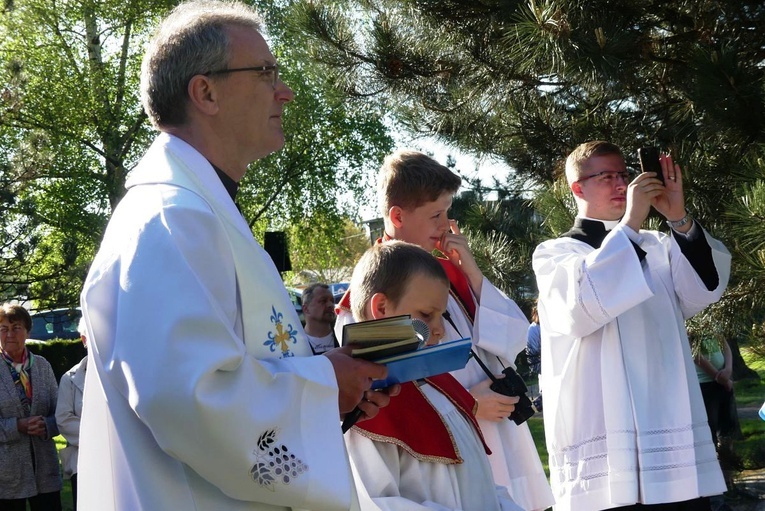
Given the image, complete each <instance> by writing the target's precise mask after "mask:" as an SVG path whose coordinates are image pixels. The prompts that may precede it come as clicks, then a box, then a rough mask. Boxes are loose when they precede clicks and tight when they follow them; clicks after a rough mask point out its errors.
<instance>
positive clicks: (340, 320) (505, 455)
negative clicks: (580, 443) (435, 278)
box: [335, 278, 553, 511]
mask: <svg viewBox="0 0 765 511" xmlns="http://www.w3.org/2000/svg"><path fill="white" fill-rule="evenodd" d="M474 301H475V299H474ZM446 310H447V311H448V312H449V315H450V316H451V318H452V321H453V322H454V324H455V326H456V327H457V330H459V332H457V331H455V330H454V328H452V326H451V325H450V324H449V323H448V322H446V321H444V327H445V329H446V332H445V335H444V339H443V341H442V342H446V341H452V340H456V339H461V338H463V337H471V338H472V340H473V348H474V349H475V351H476V353H477V354H478V356H480V357H481V360H483V361H484V363H486V365H487V366H488V367H489V369H491V370H492V372H493V373H494V374H497V375H498V374H501V373H502V369H503V367H506V366H508V365H512V366H513V367H515V366H514V364H513V361H514V360H515V358H516V357H517V356H518V353H520V352H521V351H522V350H524V349H526V332H527V330H528V327H529V322H528V320H527V319H526V317H525V316H524V315H523V312H521V310H520V309H519V308H518V305H517V304H516V303H515V302H514V301H512V300H510V299H509V298H508V297H507V296H506V295H505V294H504V293H502V292H501V291H500V290H499V289H497V288H496V287H495V286H494V285H492V283H491V282H489V281H488V280H487V279H486V278H484V279H483V284H482V286H481V300H480V303H479V304H477V305H476V319H475V325H473V324H471V322H470V319H469V317H468V315H467V313H466V312H465V310H464V309H463V307H462V306H461V305H460V303H459V301H457V299H455V298H454V296H452V295H449V301H448V303H447V307H446ZM352 322H353V316H352V315H351V314H350V312H348V311H346V310H340V311H339V312H338V317H337V321H336V323H335V334H336V335H337V338H338V339H342V333H343V331H342V327H343V325H344V324H347V323H352ZM497 357H500V359H501V362H500V360H498V359H497ZM452 375H453V376H454V377H455V378H456V379H457V380H458V381H459V382H460V383H461V384H462V385H463V386H464V387H465V388H467V389H470V387H472V386H474V385H476V384H477V383H479V382H481V381H483V380H485V379H486V378H487V376H486V373H484V372H483V370H482V369H481V367H480V366H479V365H478V363H477V362H475V361H474V360H473V359H472V358H471V359H470V361H469V362H468V364H467V366H466V367H465V368H464V369H461V370H459V371H454V372H453V373H452ZM478 423H479V425H480V426H481V432H482V433H483V436H484V440H485V441H486V445H488V446H489V449H490V450H491V455H489V463H490V465H491V468H492V473H493V475H494V482H495V483H496V484H498V485H501V486H504V487H506V488H507V490H508V492H509V493H510V496H511V497H512V499H513V500H514V501H515V502H516V503H517V504H518V505H519V506H520V507H521V508H523V509H525V510H527V511H537V510H542V509H547V508H548V507H550V506H552V505H553V496H552V492H551V490H550V485H549V484H548V482H547V475H546V474H545V472H544V468H543V467H542V462H541V461H540V459H539V454H538V453H537V449H536V445H535V444H534V439H533V438H532V436H531V432H530V431H529V427H528V425H527V424H525V423H524V424H521V425H520V426H518V425H516V424H515V423H514V422H513V421H511V420H509V419H506V420H503V421H501V422H491V421H486V420H479V421H478Z"/></svg>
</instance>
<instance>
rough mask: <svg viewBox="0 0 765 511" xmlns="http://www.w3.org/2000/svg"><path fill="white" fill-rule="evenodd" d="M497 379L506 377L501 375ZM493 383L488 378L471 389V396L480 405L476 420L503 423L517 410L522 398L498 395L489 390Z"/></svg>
mask: <svg viewBox="0 0 765 511" xmlns="http://www.w3.org/2000/svg"><path fill="white" fill-rule="evenodd" d="M497 377H498V378H504V377H505V375H503V374H501V375H498V376H497ZM491 383H492V382H491V380H490V379H488V378H486V379H485V380H483V381H482V382H480V383H478V384H477V385H473V386H472V387H471V388H470V394H472V396H473V397H474V398H475V400H476V402H477V403H478V409H477V410H476V412H475V417H476V419H482V420H487V421H491V422H501V421H503V420H505V419H507V418H508V417H509V416H510V414H511V413H513V410H515V403H517V402H518V401H520V399H521V398H520V397H518V396H505V395H504V394H498V393H497V392H494V391H493V390H491V389H490V388H489V387H490V386H491Z"/></svg>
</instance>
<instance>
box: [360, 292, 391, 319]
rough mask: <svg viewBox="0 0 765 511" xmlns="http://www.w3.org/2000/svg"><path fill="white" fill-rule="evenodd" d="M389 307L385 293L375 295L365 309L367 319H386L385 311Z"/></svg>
mask: <svg viewBox="0 0 765 511" xmlns="http://www.w3.org/2000/svg"><path fill="white" fill-rule="evenodd" d="M389 306H390V300H388V297H387V296H385V293H375V294H373V295H372V298H370V299H369V302H367V306H366V307H365V309H366V313H367V319H381V318H384V317H387V313H386V310H387V309H388V308H389Z"/></svg>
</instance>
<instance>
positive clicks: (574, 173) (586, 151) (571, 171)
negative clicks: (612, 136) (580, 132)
mask: <svg viewBox="0 0 765 511" xmlns="http://www.w3.org/2000/svg"><path fill="white" fill-rule="evenodd" d="M611 154H614V155H617V156H621V158H622V160H623V159H624V154H623V153H622V150H621V149H620V148H619V146H618V145H616V144H612V143H611V142H606V141H604V140H590V141H589V142H585V143H583V144H579V145H578V146H576V148H575V149H574V150H573V151H571V154H569V155H568V158H566V180H567V181H568V184H569V186H571V184H573V183H574V181H577V180H579V179H581V178H582V175H583V172H584V170H585V169H586V168H587V164H588V162H589V159H590V158H592V157H593V156H608V155H611Z"/></svg>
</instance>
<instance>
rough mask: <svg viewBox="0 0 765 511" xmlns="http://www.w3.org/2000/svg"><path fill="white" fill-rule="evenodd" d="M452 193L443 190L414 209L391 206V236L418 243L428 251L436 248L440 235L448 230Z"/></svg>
mask: <svg viewBox="0 0 765 511" xmlns="http://www.w3.org/2000/svg"><path fill="white" fill-rule="evenodd" d="M452 196H453V195H452V194H451V193H449V192H444V193H442V194H441V196H440V197H439V198H438V199H436V200H434V201H432V202H426V203H425V204H423V205H422V206H418V207H416V208H414V209H403V208H398V207H394V208H391V210H392V211H391V213H390V215H391V218H390V221H391V224H392V225H393V229H394V232H392V233H389V234H390V235H391V236H393V238H395V239H397V240H401V241H406V242H409V243H414V244H415V245H419V246H421V247H422V248H424V249H425V250H427V251H428V252H431V251H432V250H433V249H435V248H436V243H437V242H438V241H439V240H440V239H441V236H443V235H444V233H445V232H447V231H448V230H449V215H448V213H449V208H451V207H452Z"/></svg>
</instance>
